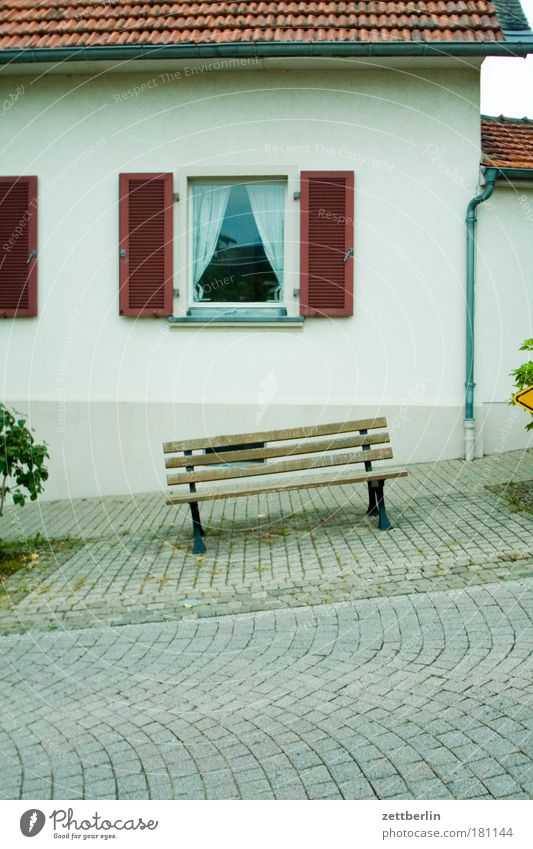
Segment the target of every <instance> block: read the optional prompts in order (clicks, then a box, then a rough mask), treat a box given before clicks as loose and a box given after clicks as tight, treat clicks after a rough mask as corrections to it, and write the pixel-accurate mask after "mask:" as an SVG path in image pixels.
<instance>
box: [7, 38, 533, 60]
mask: <svg viewBox="0 0 533 849" xmlns="http://www.w3.org/2000/svg"><path fill="white" fill-rule="evenodd" d="M520 38H521V39H522V40H520V41H518V40H517V41H479V42H472V41H449V42H446V41H442V42H432V43H429V42H425V41H409V42H406V41H386V42H361V41H343V42H324V41H315V42H298V43H294V42H253V43H252V42H245V43H243V42H239V43H237V44H209V45H198V44H159V45H157V44H141V45H137V44H126V45H113V46H108V47H100V46H94V47H35V48H25V49H13V48H9V49H7V50H0V65H7V64H11V63H17V64H18V63H21V62H26V63H39V62H51V63H56V62H90V61H106V60H109V61H113V60H129V59H133V60H143V59H212V58H241V59H243V58H266V57H276V56H294V57H305V56H334V57H339V58H341V57H344V58H351V57H354V58H355V57H357V56H434V57H438V56H527V55H528V54H530V53H533V33H532V32H528V31H526V32H524V33H523V34H520Z"/></svg>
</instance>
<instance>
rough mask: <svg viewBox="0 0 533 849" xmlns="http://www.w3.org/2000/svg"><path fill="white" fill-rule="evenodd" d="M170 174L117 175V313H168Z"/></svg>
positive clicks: (169, 280)
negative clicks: (118, 231) (118, 191)
mask: <svg viewBox="0 0 533 849" xmlns="http://www.w3.org/2000/svg"><path fill="white" fill-rule="evenodd" d="M172 188H173V178H172V174H121V175H120V245H119V248H120V250H119V255H120V258H119V263H120V266H119V267H120V274H119V279H120V299H119V300H120V314H121V315H132V316H160V315H161V316H164V315H172V289H173V281H172V252H173V251H172V229H173V227H172V206H173V196H172Z"/></svg>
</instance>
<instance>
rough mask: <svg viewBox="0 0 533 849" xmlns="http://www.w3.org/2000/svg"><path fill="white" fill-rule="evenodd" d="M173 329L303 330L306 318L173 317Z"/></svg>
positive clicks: (169, 319) (258, 316)
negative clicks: (241, 328)
mask: <svg viewBox="0 0 533 849" xmlns="http://www.w3.org/2000/svg"><path fill="white" fill-rule="evenodd" d="M167 321H168V323H169V324H170V326H171V327H269V328H279V329H282V328H283V329H289V328H294V329H301V328H302V327H303V323H304V318H303V317H302V316H278V317H277V318H267V317H266V316H261V315H257V316H253V317H252V316H245V315H243V316H235V315H233V316H227V317H222V316H216V317H215V316H214V317H213V318H208V317H207V316H199V315H183V316H174V315H171V316H169V318H168V319H167Z"/></svg>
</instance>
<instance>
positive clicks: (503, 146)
mask: <svg viewBox="0 0 533 849" xmlns="http://www.w3.org/2000/svg"><path fill="white" fill-rule="evenodd" d="M481 148H482V150H483V160H482V161H483V164H484V165H496V166H499V167H500V168H532V169H533V120H530V119H528V118H521V119H520V118H506V117H505V116H504V115H500V117H499V118H495V117H491V116H488V115H482V116H481Z"/></svg>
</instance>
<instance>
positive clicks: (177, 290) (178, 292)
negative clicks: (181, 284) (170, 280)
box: [172, 289, 180, 298]
mask: <svg viewBox="0 0 533 849" xmlns="http://www.w3.org/2000/svg"><path fill="white" fill-rule="evenodd" d="M172 294H173V295H174V297H175V298H179V296H180V290H179V289H173V290H172Z"/></svg>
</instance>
